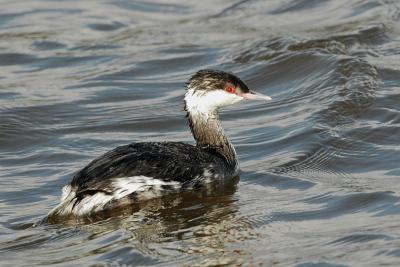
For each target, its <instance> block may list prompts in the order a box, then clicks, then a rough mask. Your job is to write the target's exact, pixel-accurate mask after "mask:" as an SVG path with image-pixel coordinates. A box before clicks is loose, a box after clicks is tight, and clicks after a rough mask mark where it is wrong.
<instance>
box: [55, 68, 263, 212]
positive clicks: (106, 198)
mask: <svg viewBox="0 0 400 267" xmlns="http://www.w3.org/2000/svg"><path fill="white" fill-rule="evenodd" d="M243 99H261V100H262V99H263V100H270V99H271V98H270V97H268V96H263V95H261V94H256V93H254V92H251V91H250V90H249V89H248V87H247V86H246V84H245V83H244V82H243V81H241V80H240V79H239V78H237V77H236V76H234V75H233V74H230V73H226V72H222V71H215V70H201V71H199V72H197V73H196V74H195V75H193V76H192V77H191V78H190V79H189V81H188V83H187V91H186V94H185V98H184V101H185V110H186V111H187V119H188V122H189V126H190V129H191V131H192V134H193V136H194V139H195V140H196V145H190V144H185V143H181V142H144V143H133V144H130V145H125V146H120V147H117V148H115V149H113V150H111V151H109V152H107V153H105V154H104V155H102V156H100V157H99V158H97V159H95V160H93V161H92V162H90V163H89V165H87V166H86V167H85V168H83V169H82V170H80V171H79V172H78V173H77V174H76V175H75V176H74V177H73V179H72V181H71V182H70V184H69V185H66V186H65V187H64V188H63V194H62V197H61V203H60V204H59V205H58V206H57V207H55V208H54V209H53V210H52V211H51V212H50V214H49V216H70V215H75V216H79V215H87V214H92V213H95V212H99V211H104V210H107V209H109V208H112V207H115V206H119V205H124V204H132V203H135V202H139V201H142V200H146V199H151V198H155V197H159V196H161V195H164V194H168V193H172V192H175V193H176V192H182V191H185V190H191V189H195V188H198V187H201V186H204V185H206V184H208V183H211V182H213V181H215V180H223V179H229V178H232V177H234V176H236V175H237V174H238V172H239V164H238V160H237V156H236V152H235V149H234V148H233V146H232V145H231V143H230V142H229V140H228V139H227V137H226V136H225V134H224V131H223V129H222V127H221V124H220V121H219V119H218V110H219V108H221V107H224V106H228V105H231V104H234V103H236V102H239V101H241V100H243Z"/></svg>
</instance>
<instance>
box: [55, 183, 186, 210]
mask: <svg viewBox="0 0 400 267" xmlns="http://www.w3.org/2000/svg"><path fill="white" fill-rule="evenodd" d="M164 185H167V186H171V189H176V190H177V189H179V188H180V186H181V184H180V183H179V182H175V181H170V182H168V181H163V180H159V179H153V178H151V177H147V176H132V177H122V178H116V179H115V181H113V182H112V183H111V188H112V191H113V193H112V194H106V193H103V192H97V193H95V194H93V195H87V196H85V197H84V198H82V199H81V200H80V201H79V202H77V201H78V200H77V199H76V198H75V195H76V192H75V191H74V190H73V189H72V187H71V186H70V185H67V186H64V187H63V189H62V192H63V193H62V196H61V203H60V204H59V205H58V206H57V207H55V208H54V209H53V210H52V211H51V212H50V213H49V214H50V215H52V214H55V215H61V216H63V215H64V216H65V215H68V214H74V215H78V216H80V215H85V214H89V213H94V212H98V211H101V210H103V209H104V207H105V205H106V204H108V203H109V202H110V201H113V200H118V199H121V198H123V197H126V196H128V195H130V194H132V193H137V194H138V196H139V197H140V199H142V200H143V199H150V198H154V197H156V196H159V195H161V191H162V189H163V188H162V186H164Z"/></svg>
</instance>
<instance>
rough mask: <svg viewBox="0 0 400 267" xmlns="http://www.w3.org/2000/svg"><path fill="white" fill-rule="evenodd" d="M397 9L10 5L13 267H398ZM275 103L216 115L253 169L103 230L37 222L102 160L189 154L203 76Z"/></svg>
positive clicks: (3, 193)
mask: <svg viewBox="0 0 400 267" xmlns="http://www.w3.org/2000/svg"><path fill="white" fill-rule="evenodd" d="M399 7H400V3H399V1H395V0H393V1H390V0H272V1H257V0H254V1H251V0H248V1H246V0H244V1H227V0H219V1H211V0H204V1H177V0H175V1H174V0H171V1H162V0H159V1H121V0H116V1H111V0H109V1H106V0H102V1H89V0H86V1H72V0H66V1H55V0H47V1H45V0H42V1H28V0H24V1H22V0H21V1H11V0H9V1H4V0H3V1H1V2H0V265H1V266H223V265H228V266H237V265H240V264H243V265H244V266H259V265H261V266H298V267H310V266H329V267H332V266H400V201H399V200H400V198H399V197H400V183H399V180H400V165H399V162H400V153H399V151H400V21H399V19H400V9H399ZM202 68H216V69H221V70H225V71H232V72H234V73H236V74H237V75H238V76H240V77H241V78H242V79H243V80H244V81H246V83H247V84H248V85H249V86H250V87H251V88H253V89H254V90H257V91H259V92H261V93H264V94H267V95H270V96H272V98H273V101H271V102H268V103H261V102H246V103H241V104H239V105H236V106H234V107H231V108H227V109H224V110H223V111H222V114H221V119H222V120H223V125H224V127H225V130H226V133H227V135H228V136H229V137H230V139H231V141H232V143H233V144H234V145H235V148H236V150H237V153H238V155H239V158H240V163H241V168H242V173H241V175H240V181H239V183H238V184H237V185H236V186H235V185H232V186H229V187H226V188H219V189H218V190H216V191H215V192H214V194H211V195H206V196H204V195H201V194H195V193H194V194H192V195H190V194H189V195H184V196H176V197H175V198H173V199H172V200H170V201H168V203H167V202H161V203H157V202H156V203H153V204H152V205H150V206H146V207H144V208H143V209H142V210H141V211H139V212H134V213H132V214H122V215H119V216H114V217H111V218H106V219H103V220H97V221H93V222H92V223H81V224H80V223H77V224H72V225H71V224H46V223H38V222H40V221H41V220H42V219H43V218H44V217H45V216H46V214H47V212H48V211H50V210H51V208H53V207H54V206H55V205H57V203H58V202H59V198H60V195H61V188H62V186H63V185H65V184H67V183H68V182H69V180H70V179H71V176H72V175H73V174H74V173H75V172H76V171H78V170H79V169H80V168H82V167H84V166H85V165H86V164H87V163H88V162H90V161H91V160H92V159H94V158H95V157H97V156H99V155H101V154H102V153H104V152H106V151H108V150H110V149H112V148H114V147H116V146H118V145H123V144H127V143H131V142H137V141H163V140H171V141H185V142H189V143H193V139H192V136H191V135H190V132H189V130H188V126H187V123H186V121H185V118H184V112H183V110H182V106H183V105H182V96H183V94H184V85H185V81H186V80H187V79H188V78H189V77H190V75H192V74H193V73H194V72H196V71H197V70H199V69H202Z"/></svg>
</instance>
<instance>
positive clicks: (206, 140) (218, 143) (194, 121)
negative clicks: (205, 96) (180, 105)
mask: <svg viewBox="0 0 400 267" xmlns="http://www.w3.org/2000/svg"><path fill="white" fill-rule="evenodd" d="M185 109H186V110H187V106H185ZM186 117H187V119H188V121H189V126H190V130H191V131H192V134H193V137H194V139H195V140H196V144H197V146H198V147H201V148H203V149H206V150H208V151H212V152H215V153H218V154H220V155H221V156H222V157H224V158H225V160H226V161H227V163H228V164H229V165H230V166H231V167H232V168H234V169H235V171H236V169H237V167H238V161H237V157H236V152H235V149H234V147H233V146H232V144H231V143H230V142H229V140H228V138H227V137H226V136H225V133H224V130H223V129H222V126H221V122H220V120H219V117H218V112H217V110H213V111H201V110H187V115H186Z"/></svg>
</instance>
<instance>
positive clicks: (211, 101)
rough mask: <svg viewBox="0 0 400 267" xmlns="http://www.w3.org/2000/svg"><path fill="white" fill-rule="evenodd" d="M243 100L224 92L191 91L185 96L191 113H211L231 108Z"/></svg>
mask: <svg viewBox="0 0 400 267" xmlns="http://www.w3.org/2000/svg"><path fill="white" fill-rule="evenodd" d="M241 100H243V97H241V96H238V95H236V94H233V93H227V92H225V91H223V90H212V91H207V92H204V91H198V92H196V91H194V90H193V89H189V90H188V91H187V92H186V94H185V102H186V107H187V109H188V110H190V111H194V112H195V111H198V112H202V113H210V112H213V111H215V110H216V109H218V108H221V107H225V106H229V105H232V104H235V103H237V102H239V101H241Z"/></svg>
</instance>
